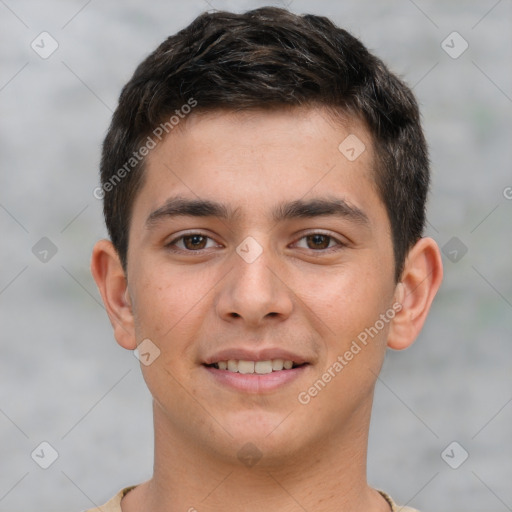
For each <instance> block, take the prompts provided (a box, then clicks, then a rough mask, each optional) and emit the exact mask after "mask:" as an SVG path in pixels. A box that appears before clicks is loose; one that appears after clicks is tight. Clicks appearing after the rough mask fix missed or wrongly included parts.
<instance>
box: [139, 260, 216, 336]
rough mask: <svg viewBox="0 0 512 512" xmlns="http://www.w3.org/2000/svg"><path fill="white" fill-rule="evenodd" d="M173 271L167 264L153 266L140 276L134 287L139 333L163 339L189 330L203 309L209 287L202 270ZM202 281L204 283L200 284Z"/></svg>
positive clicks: (178, 269)
mask: <svg viewBox="0 0 512 512" xmlns="http://www.w3.org/2000/svg"><path fill="white" fill-rule="evenodd" d="M180 270H181V269H180V268H179V267H178V268H177V269H174V271H173V272H170V271H168V270H167V271H166V269H165V267H164V266H156V265H155V266H151V269H150V270H148V271H146V272H143V273H141V274H140V275H139V277H138V279H137V283H136V286H135V296H136V297H137V301H136V305H135V308H134V316H135V323H136V330H137V331H138V333H140V335H142V336H144V337H148V338H152V337H153V338H154V339H155V340H157V341H158V340H160V341H161V342H163V341H164V340H165V339H168V338H169V337H171V338H175V339H178V338H179V337H177V336H175V335H176V333H178V332H183V329H186V327H187V325H188V323H189V322H190V319H191V318H193V317H194V314H195V310H197V309H200V304H201V299H204V298H205V295H206V294H207V292H208V289H209V287H208V286H206V284H205V281H202V278H201V275H200V273H198V272H197V271H196V272H195V273H191V272H183V271H180ZM201 282H203V285H201Z"/></svg>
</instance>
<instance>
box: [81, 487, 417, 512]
mask: <svg viewBox="0 0 512 512" xmlns="http://www.w3.org/2000/svg"><path fill="white" fill-rule="evenodd" d="M135 487H136V486H135V485H132V486H131V487H126V488H125V489H122V490H121V491H119V492H118V493H117V494H116V495H115V496H114V497H113V498H112V499H111V500H110V501H108V502H107V503H105V505H102V506H101V507H98V508H91V509H89V510H87V511H86V512H122V511H121V500H122V499H123V497H124V495H125V494H127V493H128V492H130V491H131V490H132V489H134V488H135ZM379 492H380V493H381V494H382V496H383V497H384V499H385V500H386V501H387V502H388V503H389V506H390V507H391V511H392V512H418V510H416V509H415V508H410V507H399V506H398V505H396V504H395V502H394V501H393V500H392V499H391V498H390V497H389V496H388V495H387V494H386V493H385V492H382V491H379Z"/></svg>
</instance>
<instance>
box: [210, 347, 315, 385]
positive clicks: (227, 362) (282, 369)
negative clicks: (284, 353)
mask: <svg viewBox="0 0 512 512" xmlns="http://www.w3.org/2000/svg"><path fill="white" fill-rule="evenodd" d="M290 355H291V354H290ZM290 355H289V356H288V357H290ZM240 356H242V357H243V355H242V354H240ZM240 356H239V357H240ZM235 357H236V356H235ZM257 359H258V360H251V359H249V358H247V359H225V358H222V356H221V358H220V359H219V360H215V359H214V360H211V359H210V361H208V362H205V363H203V365H202V366H203V368H205V370H206V371H207V373H208V374H209V377H208V378H209V379H211V383H212V385H214V386H220V388H222V389H226V390H230V391H231V392H233V391H234V392H237V393H240V392H242V393H249V394H252V395H262V394H265V395H267V394H271V393H276V392H278V391H280V390H284V389H286V388H287V387H288V386H290V385H292V383H293V382H294V381H295V380H297V379H299V378H301V376H304V375H305V372H306V370H307V368H308V367H309V366H310V365H311V363H309V362H305V361H304V360H300V358H299V357H297V360H296V361H294V360H293V359H288V358H286V359H285V358H282V357H275V358H269V356H267V357H266V358H263V357H261V358H260V357H258V358H257Z"/></svg>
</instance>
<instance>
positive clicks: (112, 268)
mask: <svg viewBox="0 0 512 512" xmlns="http://www.w3.org/2000/svg"><path fill="white" fill-rule="evenodd" d="M91 272H92V275H93V277H94V280H95V281H96V285H97V286H98V289H99V291H100V293H101V297H102V299H103V303H104V304H105V308H106V310H107V314H108V316H109V318H110V323H111V324H112V327H113V328H114V336H115V338H116V340H117V342H118V343H119V345H121V347H123V348H126V349H128V350H134V349H136V348H137V343H136V336H135V328H134V321H133V313H132V305H131V302H130V297H129V294H128V286H127V280H126V275H125V273H124V270H123V266H122V265H121V261H120V259H119V256H118V254H117V251H116V250H115V248H114V246H113V245H112V242H110V241H109V240H100V241H99V242H97V243H96V244H95V246H94V249H93V251H92V259H91Z"/></svg>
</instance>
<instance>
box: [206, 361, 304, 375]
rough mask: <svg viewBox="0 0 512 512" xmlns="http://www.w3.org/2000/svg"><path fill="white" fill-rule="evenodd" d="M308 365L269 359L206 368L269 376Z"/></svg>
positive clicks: (225, 362) (208, 365) (227, 363)
mask: <svg viewBox="0 0 512 512" xmlns="http://www.w3.org/2000/svg"><path fill="white" fill-rule="evenodd" d="M307 364H309V363H300V362H294V361H292V360H290V359H267V360H265V361H248V360H244V359H228V360H226V361H217V362H215V363H211V364H205V366H206V367H208V368H215V369H216V370H223V371H228V372H231V373H242V374H244V375H250V374H257V375H267V374H269V373H273V372H280V371H288V370H293V369H295V368H299V367H302V366H305V365H307Z"/></svg>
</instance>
